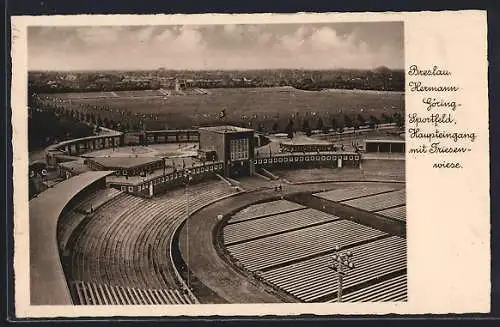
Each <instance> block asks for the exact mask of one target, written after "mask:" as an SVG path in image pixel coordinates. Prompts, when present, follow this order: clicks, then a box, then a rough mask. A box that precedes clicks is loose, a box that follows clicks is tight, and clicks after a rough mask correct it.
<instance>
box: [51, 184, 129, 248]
mask: <svg viewBox="0 0 500 327" xmlns="http://www.w3.org/2000/svg"><path fill="white" fill-rule="evenodd" d="M127 197H128V196H127V195H125V194H122V193H121V192H119V193H118V194H117V196H116V197H114V198H113V204H112V205H111V207H114V206H115V204H119V203H126V199H127ZM106 203H108V202H105V203H103V204H101V205H100V206H103V205H106ZM86 217H87V215H86V214H85V213H81V212H77V211H75V210H70V211H68V212H67V213H66V214H64V215H62V216H61V217H60V218H59V220H58V224H57V229H58V230H57V238H58V244H59V250H61V251H62V250H64V248H65V247H66V244H67V243H68V241H69V239H70V237H71V234H72V233H73V231H74V230H75V229H76V228H77V226H78V225H80V224H81V223H82V222H83V220H84V219H85V218H86Z"/></svg>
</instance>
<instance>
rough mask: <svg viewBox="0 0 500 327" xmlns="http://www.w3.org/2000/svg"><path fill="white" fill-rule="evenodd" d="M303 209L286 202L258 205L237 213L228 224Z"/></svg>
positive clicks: (298, 205) (279, 201)
mask: <svg viewBox="0 0 500 327" xmlns="http://www.w3.org/2000/svg"><path fill="white" fill-rule="evenodd" d="M303 208H305V206H303V205H301V204H298V203H295V202H291V201H288V200H278V201H271V202H265V203H259V204H255V205H252V206H249V207H247V208H245V209H243V210H241V211H239V212H237V213H236V214H235V215H234V216H233V217H231V219H229V221H228V224H232V223H235V222H240V221H244V220H248V219H254V218H258V217H263V216H268V215H274V214H278V213H283V212H288V211H292V210H298V209H303Z"/></svg>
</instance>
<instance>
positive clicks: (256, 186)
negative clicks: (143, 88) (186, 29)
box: [29, 89, 407, 305]
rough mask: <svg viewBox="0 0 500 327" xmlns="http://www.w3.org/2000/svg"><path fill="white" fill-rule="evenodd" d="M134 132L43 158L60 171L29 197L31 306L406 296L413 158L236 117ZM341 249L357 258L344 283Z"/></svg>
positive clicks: (72, 144) (57, 149) (76, 142)
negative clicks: (339, 271) (260, 128)
mask: <svg viewBox="0 0 500 327" xmlns="http://www.w3.org/2000/svg"><path fill="white" fill-rule="evenodd" d="M160 91H161V89H160ZM160 91H157V92H156V91H155V94H151V96H157V93H158V92H160ZM123 92H126V91H123ZM130 92H132V91H130ZM108 93H109V96H114V95H113V93H114V92H108ZM133 93H134V92H132V93H131V94H130V97H133V96H134V95H133ZM160 93H162V92H160ZM88 96H92V94H89V95H88ZM120 96H122V94H120ZM128 137H129V136H127V135H125V133H122V132H117V131H112V130H109V131H106V133H102V134H100V135H94V136H90V137H85V138H79V139H73V140H65V141H63V142H61V143H58V144H54V145H51V146H49V147H48V148H47V149H46V150H45V159H46V165H33V166H32V167H30V169H32V170H33V171H35V170H36V172H34V173H33V174H31V173H30V180H32V179H36V178H41V179H42V180H43V181H44V182H49V181H50V180H51V179H52V175H51V174H52V173H53V175H54V183H53V185H51V186H50V187H48V188H47V189H46V190H45V191H43V192H39V193H38V194H36V195H35V196H34V197H33V198H32V199H31V200H30V202H29V209H30V217H29V220H30V246H29V248H30V292H31V294H30V297H31V304H32V305H51V304H60V305H71V304H73V305H171V304H179V305H180V304H184V305H185V304H196V303H247V302H252V303H262V302H335V301H337V298H336V294H337V292H338V289H339V288H342V287H343V290H342V291H343V292H344V295H345V298H344V299H343V300H344V301H349V302H350V301H372V300H373V301H404V300H406V298H407V295H406V239H405V238H406V232H405V230H406V193H405V188H404V181H405V179H404V176H405V175H404V158H403V159H402V160H400V159H397V158H396V159H394V158H391V159H390V160H385V159H383V161H387V162H389V164H386V163H385V162H384V163H380V159H379V158H376V157H372V158H370V159H365V158H364V155H365V153H364V152H363V151H360V150H359V149H357V148H354V147H352V146H345V147H344V146H340V145H339V146H337V145H335V146H333V145H332V143H331V142H325V141H321V140H317V142H314V138H310V139H308V141H307V142H304V143H296V144H292V143H291V142H290V141H289V140H287V139H280V138H274V137H271V136H270V137H267V136H263V135H258V134H256V133H255V131H254V130H253V129H250V128H242V127H237V126H230V125H221V126H210V127H200V128H197V129H189V130H158V131H142V132H138V133H136V135H134V137H136V138H137V142H136V143H134V144H132V145H130V144H128ZM264 139H265V140H264ZM134 142H135V141H134ZM367 144H368V143H367ZM370 147H371V146H370ZM391 149H393V147H392V146H391ZM380 152H382V151H380ZM42 171H43V174H42ZM41 175H43V176H41ZM40 176H41V177H40ZM337 248H339V249H340V250H341V251H347V250H349V251H352V252H353V253H354V258H355V260H356V263H357V267H356V269H355V270H353V271H352V272H350V273H349V274H348V275H347V276H346V278H345V280H344V285H343V286H342V287H341V286H339V285H338V282H337V278H336V277H335V276H336V275H335V273H334V272H333V271H331V269H329V268H328V262H329V260H330V259H331V256H332V255H333V254H334V252H335V251H336V249H337ZM214 276H219V277H220V278H214ZM228 281H231V282H228Z"/></svg>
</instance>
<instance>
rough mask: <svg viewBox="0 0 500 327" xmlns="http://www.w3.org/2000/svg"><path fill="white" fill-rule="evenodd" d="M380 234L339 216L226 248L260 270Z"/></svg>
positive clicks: (234, 256)
mask: <svg viewBox="0 0 500 327" xmlns="http://www.w3.org/2000/svg"><path fill="white" fill-rule="evenodd" d="M384 235H386V234H385V233H383V232H381V231H378V230H375V229H372V228H369V227H366V226H363V225H360V224H357V223H355V222H352V221H349V220H343V219H342V220H335V221H332V222H328V223H325V224H322V225H319V226H312V227H307V228H303V229H300V230H296V231H292V232H288V233H283V234H279V235H274V236H269V237H265V238H260V239H257V240H254V241H249V242H245V243H241V244H237V245H230V246H227V247H226V248H227V250H228V251H229V253H230V254H231V256H232V257H233V258H235V259H236V260H238V261H239V262H240V263H241V264H242V265H243V266H244V267H246V268H247V269H249V270H251V271H263V270H270V269H271V270H272V268H273V267H275V266H277V265H284V264H286V263H287V262H295V261H297V260H298V259H300V258H305V257H309V256H311V255H314V254H318V253H323V252H325V251H330V250H332V249H333V248H334V247H335V246H337V245H338V246H340V247H342V248H344V247H347V246H349V245H353V244H356V243H358V242H362V241H366V240H369V239H374V238H378V237H380V236H384Z"/></svg>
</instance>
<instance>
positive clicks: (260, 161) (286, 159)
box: [254, 155, 359, 165]
mask: <svg viewBox="0 0 500 327" xmlns="http://www.w3.org/2000/svg"><path fill="white" fill-rule="evenodd" d="M337 159H341V160H359V156H347V155H344V156H304V157H278V158H265V159H258V160H254V164H256V165H257V164H263V163H264V164H267V163H279V162H303V161H330V160H334V161H335V160H337Z"/></svg>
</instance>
